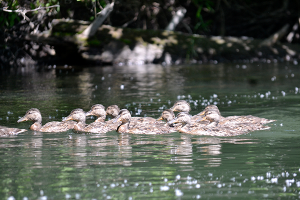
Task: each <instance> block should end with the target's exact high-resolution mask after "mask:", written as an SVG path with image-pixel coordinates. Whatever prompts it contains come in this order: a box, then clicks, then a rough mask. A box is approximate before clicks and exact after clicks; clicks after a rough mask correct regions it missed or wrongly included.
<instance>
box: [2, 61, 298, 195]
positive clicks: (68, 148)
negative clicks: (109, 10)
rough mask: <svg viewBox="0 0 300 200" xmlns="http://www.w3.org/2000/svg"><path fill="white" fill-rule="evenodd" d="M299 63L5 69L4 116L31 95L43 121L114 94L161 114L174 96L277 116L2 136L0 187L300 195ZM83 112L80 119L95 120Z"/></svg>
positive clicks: (14, 114)
mask: <svg viewBox="0 0 300 200" xmlns="http://www.w3.org/2000/svg"><path fill="white" fill-rule="evenodd" d="M299 77H300V70H299V66H298V65H294V64H293V63H277V64H261V63H259V64H257V63H256V64H237V63H234V64H218V65H199V66H197V65H193V66H165V67H163V66H160V65H147V66H116V67H88V68H85V69H82V70H80V69H78V68H75V67H73V68H69V67H68V66H65V67H64V66H62V67H56V69H53V68H51V67H49V70H44V71H40V72H36V71H35V70H34V69H26V70H25V69H23V71H22V72H21V73H19V74H16V75H15V74H8V75H7V74H2V75H0V125H4V126H9V127H17V128H26V129H28V127H29V125H30V123H26V122H24V123H20V124H18V123H17V122H16V121H17V120H18V119H19V118H20V117H22V116H23V115H24V114H25V112H26V111H27V110H28V109H29V108H32V107H36V108H39V109H40V111H41V113H42V116H43V124H44V123H46V122H49V121H54V120H57V121H60V120H61V119H62V118H63V117H66V116H67V115H68V114H69V113H70V111H71V110H72V109H75V108H82V109H84V110H85V111H88V110H89V109H90V107H91V106H92V105H94V104H96V103H102V104H103V105H104V106H106V107H107V106H109V105H112V104H117V105H119V107H121V108H127V109H129V110H130V111H131V112H132V114H133V115H134V116H151V117H155V118H158V117H159V116H160V113H161V112H162V111H163V110H164V109H166V108H170V107H171V106H172V105H173V103H174V102H175V101H176V100H177V99H185V100H187V101H189V102H190V104H191V107H192V112H191V114H197V113H198V112H200V111H201V110H202V109H203V108H204V107H205V106H206V105H208V104H216V105H217V106H218V107H219V109H220V111H221V113H222V115H223V116H230V115H248V114H251V115H255V116H259V117H265V118H268V119H275V120H277V121H276V122H274V123H271V124H270V126H271V129H270V130H265V131H256V132H252V133H249V134H246V135H241V136H237V137H227V138H223V137H204V136H192V135H186V134H180V133H172V134H166V135H128V134H119V133H117V132H109V133H106V134H87V135H84V134H74V133H73V132H72V131H71V130H70V131H68V132H64V133H40V132H33V131H27V132H24V133H21V134H19V135H18V136H15V137H2V138H0V155H1V162H0V171H1V173H0V196H1V197H2V199H9V200H12V199H24V200H26V199H45V200H46V199H142V198H148V199H220V198H221V199H299V198H300V161H299V153H300V152H299V143H300V133H299V131H300V127H299V120H300V114H299V113H300V112H299V111H300V106H299V105H300V103H299V102H300V101H299V100H300V94H299V92H300V91H299V89H298V88H299V87H300V79H299ZM92 121H93V119H88V120H87V122H88V123H90V122H92Z"/></svg>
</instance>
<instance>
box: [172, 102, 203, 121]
mask: <svg viewBox="0 0 300 200" xmlns="http://www.w3.org/2000/svg"><path fill="white" fill-rule="evenodd" d="M170 109H171V110H172V111H173V112H185V113H189V112H190V111H191V106H190V104H189V103H188V102H187V101H185V100H178V101H176V102H175V103H174V105H173V106H172V107H171V108H170ZM199 114H200V113H199ZM199 114H197V115H194V116H192V118H191V121H192V123H194V122H197V121H201V119H202V118H203V116H202V115H199Z"/></svg>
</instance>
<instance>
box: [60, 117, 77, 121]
mask: <svg viewBox="0 0 300 200" xmlns="http://www.w3.org/2000/svg"><path fill="white" fill-rule="evenodd" d="M71 120H74V119H73V118H72V116H68V117H65V118H64V119H63V120H62V121H63V122H65V121H71Z"/></svg>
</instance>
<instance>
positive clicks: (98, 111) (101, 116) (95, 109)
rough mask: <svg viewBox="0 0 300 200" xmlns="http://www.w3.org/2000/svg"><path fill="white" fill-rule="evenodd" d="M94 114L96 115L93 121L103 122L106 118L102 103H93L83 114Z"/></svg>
mask: <svg viewBox="0 0 300 200" xmlns="http://www.w3.org/2000/svg"><path fill="white" fill-rule="evenodd" d="M91 115H94V116H96V117H97V119H96V120H95V122H104V121H105V118H106V111H105V107H104V106H103V105H102V104H95V105H93V106H92V107H91V110H90V111H88V112H87V113H86V114H85V116H91Z"/></svg>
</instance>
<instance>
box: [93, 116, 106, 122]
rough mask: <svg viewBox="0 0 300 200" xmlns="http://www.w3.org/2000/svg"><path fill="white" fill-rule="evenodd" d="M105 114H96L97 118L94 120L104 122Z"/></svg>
mask: <svg viewBox="0 0 300 200" xmlns="http://www.w3.org/2000/svg"><path fill="white" fill-rule="evenodd" d="M105 118H106V116H98V118H97V119H96V120H95V122H105Z"/></svg>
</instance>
